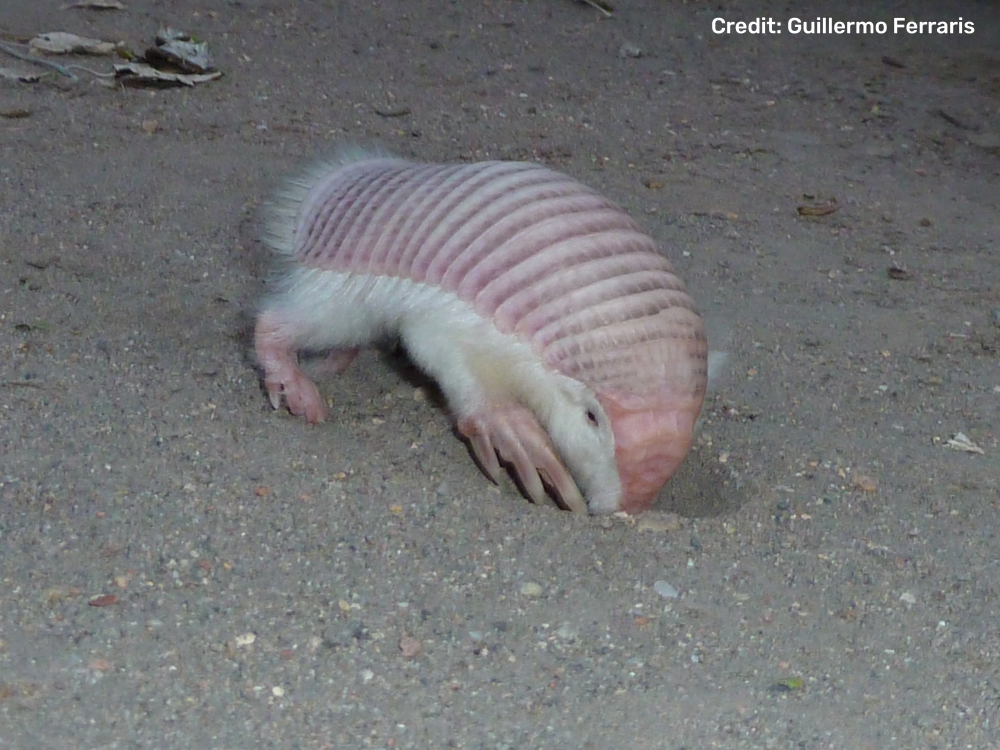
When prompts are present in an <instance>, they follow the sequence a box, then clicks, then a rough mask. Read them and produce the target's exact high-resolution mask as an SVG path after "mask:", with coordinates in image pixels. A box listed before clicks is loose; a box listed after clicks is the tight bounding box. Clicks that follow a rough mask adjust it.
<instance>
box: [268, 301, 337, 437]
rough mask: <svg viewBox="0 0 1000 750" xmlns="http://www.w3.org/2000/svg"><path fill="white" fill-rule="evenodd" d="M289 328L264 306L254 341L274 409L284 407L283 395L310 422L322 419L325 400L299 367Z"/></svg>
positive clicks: (296, 411) (277, 315) (298, 413)
mask: <svg viewBox="0 0 1000 750" xmlns="http://www.w3.org/2000/svg"><path fill="white" fill-rule="evenodd" d="M289 328H290V327H289V326H288V325H287V323H286V322H285V321H284V320H283V319H282V318H281V316H280V315H279V314H277V313H275V312H274V311H272V310H265V311H264V312H262V313H261V314H260V316H259V317H258V318H257V328H256V330H255V332H254V345H255V347H256V349H257V360H258V361H259V362H260V364H261V366H262V367H263V368H264V387H265V388H266V389H267V396H268V398H269V399H270V401H271V406H273V407H274V408H275V409H280V408H281V401H282V398H284V401H285V403H286V404H287V405H288V410H289V411H290V412H291V413H292V414H295V415H298V416H304V417H305V418H306V421H308V422H322V421H323V420H324V419H326V403H324V401H323V397H322V396H320V393H319V389H318V388H317V387H316V384H315V383H313V382H312V381H311V380H310V379H309V378H308V377H306V374H305V373H304V372H302V370H300V369H299V364H298V349H297V347H296V346H295V344H294V338H293V336H291V335H290V333H289ZM352 359H353V357H352ZM347 364H350V360H348V361H347ZM344 366H345V367H346V366H347V365H346V364H345V365H344Z"/></svg>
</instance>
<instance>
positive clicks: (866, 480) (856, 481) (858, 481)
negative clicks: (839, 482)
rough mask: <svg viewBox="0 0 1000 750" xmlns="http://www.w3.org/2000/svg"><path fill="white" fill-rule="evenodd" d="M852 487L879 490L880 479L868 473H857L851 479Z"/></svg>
mask: <svg viewBox="0 0 1000 750" xmlns="http://www.w3.org/2000/svg"><path fill="white" fill-rule="evenodd" d="M851 487H852V488H853V489H856V490H861V491H862V492H877V491H878V481H877V480H876V479H874V478H872V477H870V476H867V475H866V474H855V476H854V478H853V479H852V480H851Z"/></svg>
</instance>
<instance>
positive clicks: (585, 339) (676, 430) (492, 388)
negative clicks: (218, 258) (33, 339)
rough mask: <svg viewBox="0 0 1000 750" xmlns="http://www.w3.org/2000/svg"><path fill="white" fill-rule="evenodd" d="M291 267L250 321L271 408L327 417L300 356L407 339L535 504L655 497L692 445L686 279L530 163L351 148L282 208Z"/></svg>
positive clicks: (579, 194)
mask: <svg viewBox="0 0 1000 750" xmlns="http://www.w3.org/2000/svg"><path fill="white" fill-rule="evenodd" d="M268 240H269V242H270V244H271V245H273V246H274V247H275V249H276V250H278V251H279V252H280V253H281V254H283V255H284V256H286V260H287V266H288V268H287V272H286V273H285V275H284V276H283V277H282V278H281V279H280V280H279V281H278V282H277V284H276V288H275V290H274V291H273V293H272V294H271V295H270V296H269V297H268V298H267V299H266V301H265V303H264V305H263V307H262V310H261V312H260V315H259V317H258V320H257V329H256V347H257V356H258V358H259V360H260V363H261V365H262V366H263V368H264V382H265V385H266V388H267V391H268V394H269V396H270V400H271V403H272V404H273V405H274V407H275V408H277V407H279V406H280V405H281V401H282V398H284V401H285V403H286V404H287V405H288V408H289V409H290V410H291V411H292V413H294V414H300V415H304V416H305V417H306V419H307V420H308V421H310V422H318V421H321V420H323V419H324V417H325V415H326V405H325V403H324V401H323V399H322V397H321V396H320V394H319V391H318V390H317V388H316V386H315V385H314V384H313V383H312V381H310V380H309V379H308V378H307V377H306V376H305V375H304V374H303V373H302V371H301V370H300V369H299V367H298V353H299V352H300V351H302V350H309V351H329V352H330V357H331V361H332V363H333V364H334V366H335V367H336V368H337V369H343V368H345V367H346V366H347V365H348V364H349V363H350V361H351V359H352V358H353V355H354V354H355V353H356V352H357V350H358V348H360V347H363V346H366V345H369V344H372V343H375V342H377V341H378V340H380V339H384V338H387V337H398V338H399V339H400V340H401V341H402V343H403V345H404V346H405V347H406V350H407V352H408V353H409V355H410V357H411V358H412V359H413V360H414V361H415V362H416V363H417V364H418V365H419V366H420V367H421V368H422V369H423V370H425V371H426V372H427V373H428V374H429V375H431V376H432V377H433V378H434V379H435V380H436V381H437V382H438V384H439V385H440V386H441V389H442V391H443V392H444V395H445V397H446V398H447V400H448V404H449V406H450V408H451V410H452V412H453V414H454V416H455V419H456V422H457V425H458V429H459V431H460V432H461V433H462V434H463V435H464V436H465V437H466V438H467V439H468V440H469V442H470V443H471V445H472V448H473V451H474V452H475V455H476V457H477V458H478V460H479V463H480V464H481V466H482V467H483V469H484V470H485V472H486V473H487V474H489V475H490V477H492V478H493V479H496V477H497V475H498V472H499V468H500V467H499V461H498V458H497V456H498V454H499V457H500V459H502V460H503V461H505V462H506V463H508V464H510V465H511V467H512V468H513V470H514V472H515V473H516V476H517V477H518V479H519V481H520V483H521V485H522V487H523V488H524V490H525V492H526V493H527V494H528V495H529V496H530V497H531V498H532V499H533V500H535V501H536V502H538V501H542V500H544V499H545V497H546V491H545V485H546V484H547V485H548V486H549V489H550V490H551V491H552V493H553V494H554V495H555V497H556V498H557V499H558V500H559V501H560V503H561V504H562V505H563V506H565V507H568V508H571V509H573V510H588V509H589V510H590V511H592V512H597V513H608V512H613V511H617V510H624V511H629V512H638V511H641V510H645V509H646V508H648V507H649V506H650V505H651V504H652V503H653V502H654V500H655V499H656V496H657V494H658V493H659V491H660V490H661V488H662V487H663V485H664V483H665V482H666V481H667V479H669V478H670V476H671V475H672V474H673V473H674V471H676V469H677V467H678V466H679V465H680V463H681V462H682V461H683V459H684V457H685V455H686V454H687V452H688V449H689V448H690V446H691V438H692V432H693V430H694V425H695V421H696V419H697V417H698V412H699V410H700V409H701V404H702V401H703V400H704V397H705V389H706V382H707V344H706V341H705V333H704V327H703V324H702V320H701V318H700V317H699V315H698V313H697V312H696V311H695V308H694V304H693V302H692V301H691V298H690V297H689V296H688V294H687V292H686V290H685V288H684V284H683V283H682V282H681V280H680V279H679V278H678V277H677V276H676V275H675V274H674V272H673V270H672V268H671V266H670V263H669V262H668V261H667V259H666V258H665V257H663V255H661V254H660V252H659V251H658V249H657V247H656V243H655V242H654V241H653V240H652V239H651V238H650V237H649V236H647V235H646V234H645V233H644V232H643V231H642V230H641V229H640V228H639V226H638V225H637V224H636V223H635V222H634V221H633V220H632V219H631V218H629V216H628V215H627V214H626V213H625V212H624V211H622V210H621V209H620V208H618V207H617V206H615V205H614V204H613V203H611V202H610V201H608V200H607V199H605V198H602V197H601V196H600V195H598V194H597V193H595V192H594V191H593V190H591V189H590V188H587V187H585V186H584V185H581V184H580V183H579V182H577V181H575V180H573V179H571V178H569V177H567V176H565V175H563V174H560V173H558V172H554V171H552V170H550V169H546V168H545V167H542V166H539V165H537V164H525V163H515V162H482V163H478V164H417V163H412V162H408V161H403V160H401V159H396V158H391V157H385V156H381V155H375V154H368V153H364V152H354V153H351V154H348V155H345V156H343V157H341V158H340V159H338V160H337V161H336V162H335V163H333V164H327V165H324V167H323V168H321V169H317V170H313V171H312V172H310V173H309V174H308V175H306V176H305V177H304V178H302V179H301V180H299V181H297V182H295V183H293V184H292V186H291V187H290V188H289V189H288V190H287V191H286V193H285V194H283V195H282V196H281V197H280V198H279V200H278V201H277V203H276V204H275V205H274V207H273V216H272V218H271V221H270V224H269V236H268Z"/></svg>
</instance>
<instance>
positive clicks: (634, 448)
mask: <svg viewBox="0 0 1000 750" xmlns="http://www.w3.org/2000/svg"><path fill="white" fill-rule="evenodd" d="M602 400H603V399H602ZM702 400H703V397H696V398H678V397H676V396H666V395H664V396H660V397H656V398H647V397H643V398H641V399H639V398H630V399H627V400H624V403H623V400H621V399H614V398H611V399H607V400H603V401H604V407H605V410H606V411H607V412H608V417H609V418H610V419H611V426H612V431H613V432H614V435H615V460H616V462H617V464H618V476H619V478H620V479H621V484H622V499H621V505H620V507H619V510H623V511H625V512H626V513H641V512H642V511H644V510H648V509H649V508H650V507H651V506H652V505H653V503H655V502H656V499H657V497H658V496H659V494H660V491H661V490H662V489H663V486H664V485H665V484H666V483H667V480H668V479H670V477H672V476H673V475H674V472H676V471H677V469H678V468H679V467H680V465H681V464H682V463H683V462H684V458H685V457H686V456H687V454H688V451H689V450H690V449H691V441H692V438H693V435H694V426H695V422H696V421H697V419H698V412H699V411H701V403H702Z"/></svg>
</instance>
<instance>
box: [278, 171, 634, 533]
mask: <svg viewBox="0 0 1000 750" xmlns="http://www.w3.org/2000/svg"><path fill="white" fill-rule="evenodd" d="M324 170H325V168H324ZM306 189H307V190H308V187H307V188H306ZM286 206H287V204H286ZM287 209H288V213H287V214H286V213H285V212H284V210H282V213H281V215H280V216H286V215H294V204H293V205H292V206H287ZM278 216H279V215H276V219H275V221H277V222H278V223H277V224H276V225H272V227H271V231H272V233H273V235H274V236H275V237H281V236H290V232H291V229H290V228H289V227H287V226H283V221H284V219H283V218H278ZM286 233H287V234H286ZM276 246H277V247H278V248H279V249H282V250H283V249H284V248H285V247H290V242H289V243H288V244H276ZM270 307H271V308H272V309H275V308H276V309H278V310H281V311H282V312H287V313H289V314H290V317H291V318H292V319H294V320H296V321H297V323H298V324H299V325H300V326H301V328H299V329H298V330H299V333H300V336H302V337H303V338H302V339H301V340H302V341H303V347H304V348H306V349H312V350H317V351H322V350H325V349H330V348H333V347H337V348H344V347H352V346H364V345H367V344H369V343H371V342H373V341H378V340H380V339H384V338H386V337H393V336H399V338H400V339H401V340H402V342H403V345H404V346H405V347H406V350H407V352H408V353H409V355H410V357H411V358H412V359H413V361H414V362H415V363H416V364H417V365H418V366H419V367H421V368H422V369H423V370H424V371H425V372H426V373H427V374H428V375H430V376H431V377H433V378H434V379H435V380H436V381H437V383H438V385H440V387H441V390H442V391H443V392H444V394H445V396H446V397H447V399H448V403H449V405H450V407H451V408H452V409H453V410H454V411H455V412H456V413H457V414H459V415H463V414H471V413H475V412H478V411H481V410H482V409H483V408H484V407H487V406H488V405H489V404H488V403H487V398H488V394H492V395H493V396H494V398H495V397H496V395H498V394H507V393H509V394H511V396H512V397H513V399H512V400H515V401H518V402H520V403H523V404H525V405H527V406H529V408H531V410H532V411H533V412H534V413H535V415H536V417H537V418H538V421H539V423H540V424H541V425H542V426H543V427H544V428H545V430H546V431H547V432H548V434H549V437H550V438H551V439H552V442H553V444H554V445H555V446H556V448H557V450H558V451H559V454H560V455H561V456H562V457H563V460H564V461H566V463H567V464H568V468H569V470H570V472H571V473H572V474H573V478H574V479H575V480H576V482H577V484H578V486H579V488H580V490H581V491H582V492H583V494H584V496H585V497H586V498H587V500H588V506H589V508H590V510H591V512H595V513H610V512H613V511H614V510H616V509H617V507H618V502H619V499H620V498H621V494H622V488H621V482H620V480H619V476H618V470H617V467H616V465H615V441H614V436H613V434H612V432H611V426H610V420H609V419H608V418H607V416H606V415H605V413H604V409H603V408H602V407H601V405H600V404H599V403H598V401H597V399H596V398H595V397H594V394H593V393H592V392H591V391H590V389H589V388H588V387H587V386H585V385H584V384H582V383H580V382H579V381H576V380H574V379H572V378H569V377H567V376H565V375H562V374H560V373H556V372H552V371H551V370H549V369H548V368H546V367H545V366H544V365H543V364H542V362H541V361H540V360H539V358H538V355H537V354H535V353H534V352H533V351H532V350H531V347H530V346H528V345H527V344H525V343H523V342H521V341H519V340H518V339H517V338H516V337H515V336H513V335H507V334H502V333H500V332H499V331H498V330H497V329H496V327H495V326H494V325H493V323H492V321H490V320H487V319H485V318H483V317H482V316H481V315H479V314H478V313H477V312H476V311H475V310H473V308H472V307H471V306H470V305H469V304H468V303H466V302H463V301H462V300H460V299H459V298H458V297H457V296H456V295H455V294H452V293H451V292H446V291H442V290H441V289H440V288H438V287H434V286H430V285H427V284H419V283H415V282H413V281H410V280H408V279H401V278H395V277H389V276H369V275H359V274H345V273H333V272H330V271H321V270H316V269H308V268H304V267H302V266H295V267H294V268H293V269H292V270H291V273H290V274H288V275H287V276H286V277H285V278H284V279H283V280H282V281H281V286H280V288H279V289H278V290H277V292H276V294H275V295H274V296H273V297H272V300H271V302H270ZM484 386H488V387H484ZM588 411H589V412H591V413H593V414H596V415H597V417H598V424H599V425H600V426H599V427H595V426H594V425H593V423H592V422H591V421H590V420H589V419H588V418H587V412H588Z"/></svg>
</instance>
